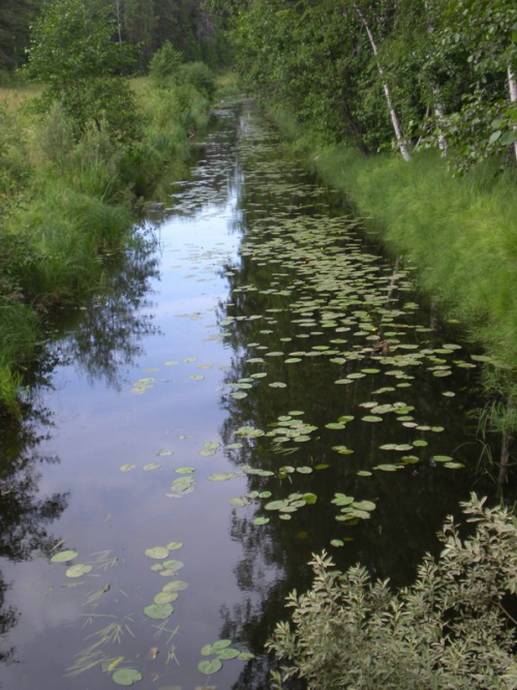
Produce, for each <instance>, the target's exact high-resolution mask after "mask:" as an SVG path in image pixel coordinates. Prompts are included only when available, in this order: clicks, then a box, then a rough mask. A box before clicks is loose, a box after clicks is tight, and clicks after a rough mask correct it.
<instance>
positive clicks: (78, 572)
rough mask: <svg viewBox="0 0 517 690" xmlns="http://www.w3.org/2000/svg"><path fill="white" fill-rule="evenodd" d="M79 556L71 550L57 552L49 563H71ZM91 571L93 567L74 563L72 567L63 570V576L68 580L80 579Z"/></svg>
mask: <svg viewBox="0 0 517 690" xmlns="http://www.w3.org/2000/svg"><path fill="white" fill-rule="evenodd" d="M78 556H79V553H78V552H77V551H74V550H73V549H65V550H63V551H58V552H57V553H55V554H54V555H53V556H52V557H51V559H50V562H51V563H71V562H72V561H74V560H75V559H76V558H77V557H78ZM92 570H93V566H92V565H89V564H87V563H74V564H73V565H69V566H68V568H67V569H66V570H65V575H66V577H70V578H74V579H75V578H78V577H82V576H83V575H88V573H90V572H91V571H92Z"/></svg>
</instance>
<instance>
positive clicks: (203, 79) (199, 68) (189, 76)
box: [178, 62, 215, 98]
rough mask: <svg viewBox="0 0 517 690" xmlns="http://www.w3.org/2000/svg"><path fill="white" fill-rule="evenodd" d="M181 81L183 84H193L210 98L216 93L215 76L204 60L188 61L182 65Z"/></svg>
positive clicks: (180, 71)
mask: <svg viewBox="0 0 517 690" xmlns="http://www.w3.org/2000/svg"><path fill="white" fill-rule="evenodd" d="M178 78H179V81H180V82H181V83H182V84H191V85H192V86H194V88H196V89H197V90H198V91H201V93H204V94H205V95H206V96H207V97H208V98H212V96H213V95H214V93H215V76H214V74H213V72H212V70H211V69H210V67H208V65H205V63H204V62H187V63H185V64H184V65H181V68H180V70H179V77H178Z"/></svg>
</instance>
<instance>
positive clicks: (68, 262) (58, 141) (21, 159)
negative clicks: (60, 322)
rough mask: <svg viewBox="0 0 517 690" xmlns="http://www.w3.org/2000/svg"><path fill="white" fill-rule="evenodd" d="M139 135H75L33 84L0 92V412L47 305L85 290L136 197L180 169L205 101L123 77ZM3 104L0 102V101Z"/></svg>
mask: <svg viewBox="0 0 517 690" xmlns="http://www.w3.org/2000/svg"><path fill="white" fill-rule="evenodd" d="M132 86H133V89H134V91H135V93H136V96H137V100H138V109H139V110H138V111H139V115H140V120H141V122H140V125H141V126H140V131H139V136H138V138H137V139H136V140H134V141H132V142H131V143H130V144H128V143H127V142H121V141H119V140H117V139H116V138H115V137H113V136H112V135H111V134H110V132H109V130H108V129H107V128H106V127H104V126H103V125H102V123H101V124H100V125H99V124H98V123H97V124H96V125H93V124H92V125H91V126H88V127H87V128H86V130H85V131H84V132H83V133H82V135H81V136H80V137H79V138H77V136H76V134H75V133H74V132H73V129H72V126H71V123H70V122H69V121H68V119H67V117H66V116H65V114H64V112H63V110H62V109H61V108H60V107H59V106H58V105H55V106H53V107H52V109H51V110H50V112H47V113H45V114H38V113H37V112H36V110H35V109H34V107H33V105H34V102H33V97H34V96H36V95H38V93H37V90H31V89H21V90H16V89H14V90H13V89H3V90H2V92H1V93H0V211H1V214H2V219H1V221H0V408H1V409H3V410H4V411H9V412H10V413H16V412H17V411H18V409H19V393H20V386H21V385H22V383H23V380H24V371H25V369H26V367H27V366H28V364H29V363H30V362H31V361H33V359H34V357H35V356H36V354H37V351H38V347H39V345H38V344H39V343H40V342H41V340H42V337H43V333H44V329H45V324H46V322H47V320H48V319H49V317H50V316H51V315H52V313H53V312H54V311H55V309H56V308H58V307H60V306H62V305H63V304H66V303H70V302H72V303H76V302H78V303H80V302H81V300H83V299H85V298H86V297H87V296H88V295H90V296H91V294H92V292H94V291H95V288H96V285H98V284H99V283H100V281H101V280H102V276H103V273H104V271H105V270H106V261H105V260H106V257H107V256H109V255H110V254H111V253H112V252H113V251H116V250H117V249H121V248H122V247H123V246H124V244H125V242H126V241H127V239H128V237H129V235H130V231H131V226H132V223H133V221H134V218H135V209H136V208H137V205H138V204H137V201H138V199H140V198H143V197H147V196H149V195H150V194H151V193H152V192H153V190H154V189H155V187H156V185H157V183H158V182H159V180H160V178H161V177H162V176H163V175H164V173H165V172H167V175H168V176H169V175H170V176H174V175H175V174H176V175H177V174H180V173H181V172H182V171H183V170H184V167H185V163H186V161H187V160H188V158H189V154H190V148H191V141H192V139H193V137H194V135H195V134H196V132H199V131H200V130H202V129H203V128H204V127H206V125H207V124H208V120H209V107H210V98H209V96H208V95H207V94H206V93H204V92H203V91H201V90H198V89H197V88H196V86H195V85H194V84H189V83H182V84H176V85H171V84H169V85H168V86H167V87H163V88H159V87H157V86H155V85H153V84H151V82H150V81H149V80H147V79H139V80H135V81H133V82H132ZM2 104H3V107H2Z"/></svg>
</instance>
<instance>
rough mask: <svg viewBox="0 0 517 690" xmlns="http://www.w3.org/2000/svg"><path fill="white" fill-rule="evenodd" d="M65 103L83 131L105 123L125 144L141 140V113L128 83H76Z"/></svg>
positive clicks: (65, 95) (93, 80) (110, 80)
mask: <svg viewBox="0 0 517 690" xmlns="http://www.w3.org/2000/svg"><path fill="white" fill-rule="evenodd" d="M61 103H62V105H63V108H64V110H65V112H66V113H67V115H68V116H69V117H71V118H72V120H73V122H74V125H75V127H76V128H78V129H79V131H84V130H85V128H86V127H87V125H88V124H89V123H93V124H94V125H95V126H96V127H100V125H101V122H104V124H105V126H106V127H107V128H108V129H109V130H110V132H111V133H112V135H113V136H114V137H115V138H117V139H119V140H121V141H132V140H135V139H137V138H138V136H139V134H140V132H139V113H138V110H137V107H136V100H135V96H134V94H133V92H132V91H131V87H130V86H129V84H128V82H127V81H126V80H124V79H122V78H120V77H101V78H99V79H97V78H91V79H85V80H84V81H78V82H75V83H74V84H73V85H71V86H70V88H69V89H67V90H66V91H64V92H63V94H62V98H61Z"/></svg>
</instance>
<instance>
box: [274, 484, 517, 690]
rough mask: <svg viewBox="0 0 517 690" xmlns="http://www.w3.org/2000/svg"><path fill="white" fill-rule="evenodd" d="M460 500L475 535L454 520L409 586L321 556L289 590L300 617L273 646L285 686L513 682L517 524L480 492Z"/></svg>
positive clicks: (401, 687)
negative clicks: (509, 608)
mask: <svg viewBox="0 0 517 690" xmlns="http://www.w3.org/2000/svg"><path fill="white" fill-rule="evenodd" d="M462 506H463V512H464V513H465V515H466V516H467V522H469V523H472V524H474V525H475V526H476V530H475V533H474V534H472V535H471V536H469V537H468V538H466V539H465V540H462V539H461V538H460V535H459V531H458V527H457V526H456V525H455V523H454V521H453V519H452V518H451V517H449V518H447V520H446V521H445V524H444V526H443V528H442V531H441V532H440V533H439V535H438V536H439V539H440V541H441V543H442V547H443V550H442V552H441V554H440V557H439V559H437V560H435V559H433V558H432V557H431V556H429V555H427V556H426V557H425V558H424V560H423V562H422V563H421V565H420V566H419V567H418V571H417V577H416V580H415V583H414V584H413V585H411V586H410V587H407V588H402V589H400V590H398V591H393V590H392V589H391V588H390V586H389V582H388V581H387V580H384V581H380V580H377V581H376V582H372V581H371V579H370V577H369V575H368V572H367V570H366V569H365V568H364V567H361V566H355V567H352V568H350V569H349V570H348V571H346V572H345V573H341V572H339V571H337V570H335V569H334V564H333V562H332V560H331V559H330V558H328V557H327V555H326V554H325V553H323V555H322V556H321V557H318V556H315V557H314V560H313V561H312V562H311V565H312V567H313V570H314V574H315V579H314V583H313V586H312V589H311V590H309V591H308V592H307V593H306V594H302V595H298V594H297V592H293V593H291V594H290V595H289V597H288V600H287V606H288V607H289V608H291V609H293V613H292V625H289V624H288V623H280V624H278V625H277V627H276V630H275V633H274V635H273V638H272V640H271V641H270V642H269V644H268V647H269V649H270V650H272V651H274V652H275V653H276V654H277V655H278V656H279V657H280V659H282V660H283V662H284V664H283V665H282V668H281V671H280V672H279V673H277V674H275V675H276V681H277V687H281V684H282V682H283V680H285V679H288V678H290V677H301V678H303V679H305V680H306V681H307V683H308V685H309V687H310V688H313V689H314V690H337V689H338V688H350V689H351V688H354V690H361V689H364V690H367V689H368V690H370V689H371V688H386V689H387V690H390V689H392V690H406V689H407V690H429V688H454V690H473V689H474V690H475V689H478V690H485V689H486V688H494V690H495V689H496V688H497V689H504V690H510V689H511V688H514V687H515V683H516V680H517V667H516V664H515V661H514V659H513V645H514V636H513V625H512V620H511V617H510V615H509V614H508V613H507V612H506V610H505V608H504V605H505V597H507V596H508V595H515V594H516V593H517V524H516V522H515V518H514V517H513V516H512V515H511V513H510V512H509V511H508V510H507V509H505V508H487V507H486V506H485V499H482V500H479V499H478V498H477V497H476V496H475V495H474V494H472V495H471V498H470V501H469V502H467V503H463V504H462Z"/></svg>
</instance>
